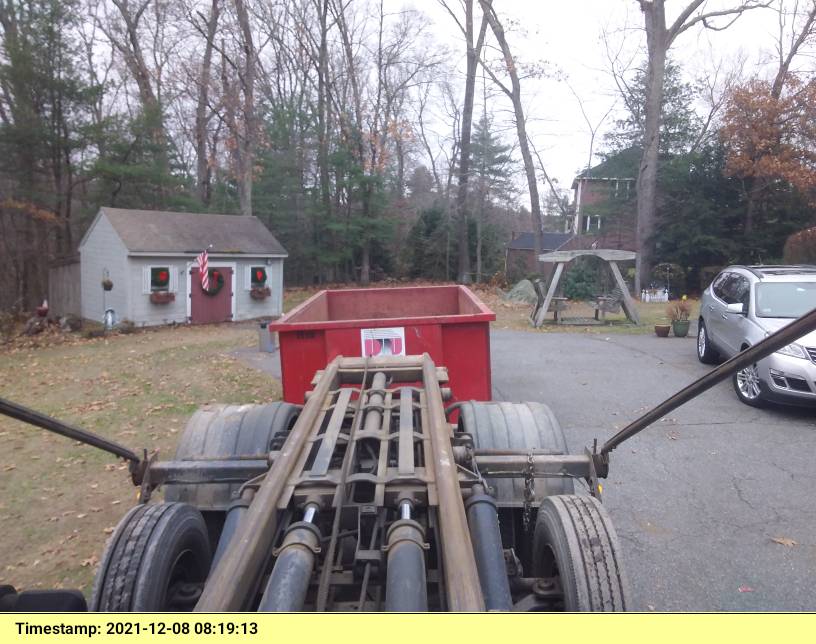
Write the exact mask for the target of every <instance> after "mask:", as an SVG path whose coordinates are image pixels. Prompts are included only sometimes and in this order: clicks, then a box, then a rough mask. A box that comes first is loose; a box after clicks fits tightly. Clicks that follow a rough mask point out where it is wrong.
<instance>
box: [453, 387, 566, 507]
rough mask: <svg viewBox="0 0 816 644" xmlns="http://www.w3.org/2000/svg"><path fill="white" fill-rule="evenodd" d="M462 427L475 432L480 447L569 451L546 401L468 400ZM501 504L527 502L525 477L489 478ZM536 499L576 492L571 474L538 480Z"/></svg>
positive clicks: (509, 505) (562, 452)
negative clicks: (525, 499) (568, 476)
mask: <svg viewBox="0 0 816 644" xmlns="http://www.w3.org/2000/svg"><path fill="white" fill-rule="evenodd" d="M459 430H460V431H464V432H467V433H468V434H470V435H471V436H473V445H474V447H475V448H476V449H519V450H529V449H541V450H546V451H547V452H549V453H550V454H567V453H568V452H567V441H566V438H565V437H564V432H563V431H562V430H561V426H560V425H559V424H558V420H557V419H556V418H555V415H554V414H553V413H552V410H550V408H549V407H548V406H547V405H544V404H542V403H533V402H527V403H509V402H475V401H472V400H471V401H468V402H466V403H464V404H463V405H462V406H461V409H460V412H459ZM487 483H488V485H489V486H490V487H491V488H492V489H493V491H494V496H495V498H496V501H497V502H498V503H499V505H500V506H501V507H521V506H522V505H523V504H524V481H523V480H522V479H487ZM534 485H535V502H534V503H540V502H541V501H542V499H544V497H546V496H550V495H553V494H572V493H573V492H574V491H575V486H574V484H573V480H572V479H571V478H567V477H564V478H543V479H536V481H535V484H534Z"/></svg>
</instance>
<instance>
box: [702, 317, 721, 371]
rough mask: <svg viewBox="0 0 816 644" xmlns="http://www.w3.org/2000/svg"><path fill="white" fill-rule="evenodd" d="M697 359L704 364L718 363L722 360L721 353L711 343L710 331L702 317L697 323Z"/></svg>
mask: <svg viewBox="0 0 816 644" xmlns="http://www.w3.org/2000/svg"><path fill="white" fill-rule="evenodd" d="M697 359H698V360H699V361H700V362H702V363H703V364H717V362H719V360H720V354H719V353H717V350H716V349H715V348H714V347H713V346H712V345H711V341H710V340H709V338H708V331H707V330H706V326H705V322H703V320H702V318H700V321H699V322H698V324H697Z"/></svg>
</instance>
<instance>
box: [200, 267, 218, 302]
mask: <svg viewBox="0 0 816 644" xmlns="http://www.w3.org/2000/svg"><path fill="white" fill-rule="evenodd" d="M208 275H209V278H210V279H209V282H210V287H209V288H204V287H203V286H202V287H201V290H202V291H204V294H205V295H209V296H210V297H213V296H215V295H218V293H219V291H220V290H221V289H222V288H224V274H223V273H222V272H221V271H219V270H217V269H215V268H213V269H211V270H210V271H208Z"/></svg>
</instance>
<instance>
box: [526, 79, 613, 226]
mask: <svg viewBox="0 0 816 644" xmlns="http://www.w3.org/2000/svg"><path fill="white" fill-rule="evenodd" d="M567 87H568V88H569V91H570V92H572V95H573V96H574V97H575V100H576V101H577V102H578V107H579V109H580V110H581V116H583V117H584V122H585V123H586V125H587V129H588V130H589V153H588V154H587V163H586V168H585V169H584V173H585V176H587V177H589V171H590V168H592V157H593V156H594V154H595V137H596V136H597V134H598V130H599V129H600V128H601V125H603V122H604V121H605V120H606V117H608V116H609V115H610V114H611V113H612V110H614V109H615V104H616V102H617V101H613V102H612V104H611V105H610V106H609V109H608V110H606V112H604V113H603V115H602V116H601V118H599V119H598V121H597V123H594V124H593V121H592V120H591V119H590V118H589V115H588V114H587V112H586V109H585V108H584V101H583V100H582V99H581V97H580V96H578V93H577V92H576V91H575V89H573V87H572V85H570V84H569V83H567ZM536 156H538V153H536ZM540 161H541V160H540V158H539V163H540ZM542 169H543V168H542ZM551 187H552V186H551ZM553 195H554V196H555V198H556V203H558V204H561V199H560V198H559V195H558V194H557V193H556V191H555V190H553ZM562 214H566V213H565V212H563V211H562ZM575 217H576V223H575V231H574V232H575V234H576V235H577V234H579V233H580V232H581V230H582V226H581V217H580V213H579V212H578V206H577V205H576V215H575Z"/></svg>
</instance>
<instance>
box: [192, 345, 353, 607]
mask: <svg viewBox="0 0 816 644" xmlns="http://www.w3.org/2000/svg"><path fill="white" fill-rule="evenodd" d="M341 359H342V358H340V357H338V358H335V359H334V360H333V361H332V362H331V363H330V364H329V365H328V367H326V371H325V373H324V374H323V377H322V378H321V379H320V382H319V383H318V385H317V387H316V388H315V390H314V394H313V395H312V396H311V397H310V399H309V400H308V402H307V403H306V405H305V406H304V408H303V411H302V412H301V413H300V416H298V419H297V421H296V422H295V425H294V427H292V431H291V432H290V433H289V436H288V437H287V439H286V442H285V443H284V444H283V447H282V448H281V450H280V453H279V454H278V457H277V458H276V459H275V462H274V464H273V465H272V467H271V468H270V470H269V472H268V473H267V475H266V477H265V478H264V480H263V483H261V486H260V488H259V489H258V492H257V494H256V495H255V498H254V500H253V502H252V505H251V506H250V507H249V509H248V510H247V513H246V516H245V517H244V519H243V520H242V521H241V525H240V526H239V528H238V532H237V534H236V535H235V536H234V537H233V539H232V541H231V542H230V545H229V548H228V550H227V551H226V552H225V553H224V555H223V556H222V557H221V559H220V560H219V562H218V565H217V566H216V567H215V569H214V570H213V571H212V573H211V574H210V577H209V579H208V580H207V584H206V586H204V591H203V592H202V593H201V599H199V601H198V604H196V607H195V610H196V611H197V612H208V613H217V612H226V611H240V610H246V609H247V605H246V604H247V602H248V601H249V596H250V593H252V592H253V591H254V590H255V589H256V588H257V585H258V581H259V576H260V575H261V574H262V573H263V567H264V564H265V562H266V560H267V557H268V556H269V551H270V549H271V548H272V545H273V544H272V539H273V538H274V535H275V530H276V529H277V524H278V516H277V512H278V511H277V507H276V506H277V504H278V499H279V497H280V495H281V492H282V491H283V489H284V486H285V485H286V481H287V479H288V478H289V476H290V475H291V473H292V469H293V468H294V466H295V463H297V460H298V456H299V455H300V452H301V451H302V449H303V446H304V445H305V444H306V440H307V438H308V437H309V434H310V433H311V431H312V429H313V427H314V424H315V420H316V419H317V417H318V415H319V414H320V410H321V408H322V407H323V403H324V399H325V398H326V396H327V395H328V394H329V392H330V391H332V389H333V388H334V387H335V385H336V381H337V371H338V366H339V363H340V361H341Z"/></svg>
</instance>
